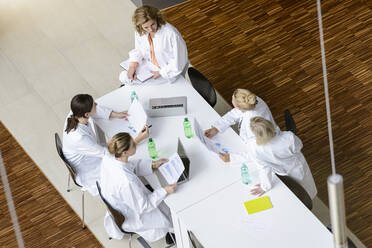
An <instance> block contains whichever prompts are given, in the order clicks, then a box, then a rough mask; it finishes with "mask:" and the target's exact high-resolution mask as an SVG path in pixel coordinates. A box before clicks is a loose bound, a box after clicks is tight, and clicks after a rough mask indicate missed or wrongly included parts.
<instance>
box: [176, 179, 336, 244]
mask: <svg viewBox="0 0 372 248" xmlns="http://www.w3.org/2000/svg"><path fill="white" fill-rule="evenodd" d="M279 181H280V180H279V179H278V178H277V177H275V186H274V187H273V188H272V189H271V190H270V191H268V192H267V193H266V194H265V195H267V196H269V198H270V201H271V203H272V205H273V208H271V209H268V210H264V211H261V212H258V213H255V214H251V215H248V214H247V211H246V210H245V207H244V205H243V203H244V202H246V201H249V200H252V199H255V198H257V197H256V196H253V195H251V194H250V193H249V190H250V187H249V186H247V185H244V184H243V183H241V182H236V183H234V184H232V185H230V186H228V187H226V188H224V189H223V190H221V191H219V192H217V193H216V194H213V195H211V196H210V197H208V198H207V199H205V200H204V201H201V202H199V203H197V204H195V205H194V206H192V207H191V208H188V209H185V210H184V211H182V212H181V213H179V214H178V218H179V224H180V229H181V230H183V232H186V230H191V231H192V232H193V233H194V234H195V236H196V237H197V239H198V241H199V242H200V243H201V244H203V246H204V247H206V248H207V247H213V248H225V247H260V248H262V247H275V248H298V247H301V248H314V247H317V248H331V247H333V239H332V235H331V234H330V232H329V231H328V230H327V228H326V227H325V226H324V225H323V224H322V223H321V222H320V221H319V220H318V219H317V218H316V217H315V216H314V215H313V213H312V212H311V211H309V210H308V209H307V208H306V207H305V206H304V205H303V204H302V203H301V202H300V201H299V200H298V198H297V197H296V196H295V195H294V194H293V193H292V192H291V191H290V190H289V189H288V188H287V187H286V186H285V185H284V184H283V183H281V182H279ZM252 184H254V183H252ZM184 235H187V233H185V234H184ZM185 247H190V246H185Z"/></svg>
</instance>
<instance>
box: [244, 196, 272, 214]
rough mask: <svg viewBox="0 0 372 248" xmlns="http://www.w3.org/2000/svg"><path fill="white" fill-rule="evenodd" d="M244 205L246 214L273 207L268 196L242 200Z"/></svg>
mask: <svg viewBox="0 0 372 248" xmlns="http://www.w3.org/2000/svg"><path fill="white" fill-rule="evenodd" d="M244 206H245V209H246V210H247V212H248V214H254V213H257V212H260V211H263V210H266V209H270V208H272V207H273V205H271V202H270V199H269V197H268V196H264V197H260V198H257V199H254V200H251V201H247V202H244Z"/></svg>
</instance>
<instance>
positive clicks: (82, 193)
mask: <svg viewBox="0 0 372 248" xmlns="http://www.w3.org/2000/svg"><path fill="white" fill-rule="evenodd" d="M84 192H85V191H83V190H82V191H81V205H82V206H81V209H82V215H83V216H82V221H83V229H85V221H84V218H85V216H84Z"/></svg>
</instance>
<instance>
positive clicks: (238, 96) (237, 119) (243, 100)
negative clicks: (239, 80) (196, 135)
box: [205, 89, 280, 143]
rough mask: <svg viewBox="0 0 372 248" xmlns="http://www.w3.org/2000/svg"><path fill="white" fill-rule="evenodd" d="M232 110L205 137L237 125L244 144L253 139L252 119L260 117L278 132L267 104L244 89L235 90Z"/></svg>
mask: <svg viewBox="0 0 372 248" xmlns="http://www.w3.org/2000/svg"><path fill="white" fill-rule="evenodd" d="M232 105H233V106H234V108H233V109H232V110H231V111H229V112H228V113H227V114H225V115H224V116H223V117H222V118H220V119H219V120H218V121H216V122H215V123H214V124H213V126H212V128H210V129H208V130H206V131H205V136H207V137H208V138H212V137H213V136H215V135H216V134H217V133H219V132H224V131H225V130H226V129H227V128H228V127H230V126H231V125H234V124H236V123H239V135H240V137H241V138H242V139H243V141H244V142H245V143H246V142H248V140H249V139H252V138H254V134H253V133H252V131H251V129H250V120H251V118H252V117H255V116H261V117H263V118H266V119H268V120H270V121H271V122H272V123H273V125H274V128H275V130H277V131H279V130H280V129H279V127H278V126H277V125H276V123H275V121H274V118H273V116H272V114H271V112H270V109H269V107H268V106H267V104H266V103H265V102H264V101H263V100H262V99H261V98H259V97H258V96H256V95H255V94H253V93H252V92H250V91H249V90H246V89H236V90H235V91H234V93H233V95H232Z"/></svg>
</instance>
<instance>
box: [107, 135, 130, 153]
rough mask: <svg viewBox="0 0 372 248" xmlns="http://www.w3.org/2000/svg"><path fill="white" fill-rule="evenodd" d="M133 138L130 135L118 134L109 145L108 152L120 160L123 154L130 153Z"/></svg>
mask: <svg viewBox="0 0 372 248" xmlns="http://www.w3.org/2000/svg"><path fill="white" fill-rule="evenodd" d="M131 140H132V137H130V135H129V134H128V133H117V134H115V135H114V137H112V139H111V140H110V141H109V143H108V150H109V152H110V153H111V154H112V155H115V157H116V158H120V157H121V154H122V153H123V152H125V151H128V150H129V148H130V143H131V142H130V141H131Z"/></svg>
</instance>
